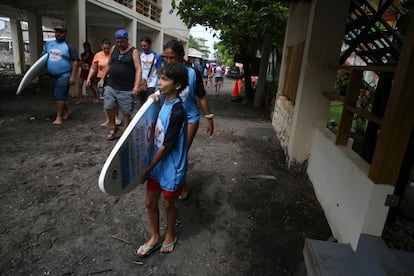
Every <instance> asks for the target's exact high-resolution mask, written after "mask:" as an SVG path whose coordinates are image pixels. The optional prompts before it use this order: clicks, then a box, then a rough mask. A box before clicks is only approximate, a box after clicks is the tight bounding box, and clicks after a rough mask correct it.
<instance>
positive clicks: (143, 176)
mask: <svg viewBox="0 0 414 276" xmlns="http://www.w3.org/2000/svg"><path fill="white" fill-rule="evenodd" d="M150 172H151V170H149V169H148V168H146V169H145V170H144V172H143V173H142V174H141V176H140V178H139V180H140V182H139V183H140V184H144V182H145V181H147V179H148V177H149V175H150Z"/></svg>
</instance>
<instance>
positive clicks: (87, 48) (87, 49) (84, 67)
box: [75, 42, 99, 104]
mask: <svg viewBox="0 0 414 276" xmlns="http://www.w3.org/2000/svg"><path fill="white" fill-rule="evenodd" d="M83 49H84V52H83V53H81V63H80V67H81V71H80V75H79V99H78V101H77V102H75V104H81V103H82V101H83V84H84V83H85V82H86V79H87V78H88V75H89V70H90V68H91V66H92V61H93V59H94V54H93V53H92V50H91V44H90V43H89V42H84V43H83ZM89 89H90V90H92V94H93V102H94V103H98V102H99V98H98V94H97V92H96V87H94V86H89Z"/></svg>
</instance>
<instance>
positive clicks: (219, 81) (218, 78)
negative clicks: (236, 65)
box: [214, 62, 224, 96]
mask: <svg viewBox="0 0 414 276" xmlns="http://www.w3.org/2000/svg"><path fill="white" fill-rule="evenodd" d="M223 74H224V69H223V66H222V65H221V63H220V62H219V64H217V66H216V68H215V69H214V81H215V82H216V84H215V87H216V96H219V95H220V92H221V87H222V85H223Z"/></svg>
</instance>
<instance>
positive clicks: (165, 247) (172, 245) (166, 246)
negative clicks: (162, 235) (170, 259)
mask: <svg viewBox="0 0 414 276" xmlns="http://www.w3.org/2000/svg"><path fill="white" fill-rule="evenodd" d="M176 243H177V236H175V239H174V241H173V242H172V243H164V242H163V243H162V249H167V248H169V247H172V248H173V249H172V250H171V251H161V253H171V252H173V251H174V247H175V244H176Z"/></svg>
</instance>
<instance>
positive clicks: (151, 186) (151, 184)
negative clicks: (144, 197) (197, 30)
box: [147, 178, 182, 197]
mask: <svg viewBox="0 0 414 276" xmlns="http://www.w3.org/2000/svg"><path fill="white" fill-rule="evenodd" d="M147 189H148V190H153V191H163V194H164V197H174V196H179V195H181V190H182V186H181V187H180V188H178V189H177V190H176V191H175V192H170V191H166V190H163V189H161V187H160V183H159V182H158V181H157V180H155V179H152V178H149V179H148V182H147Z"/></svg>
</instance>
